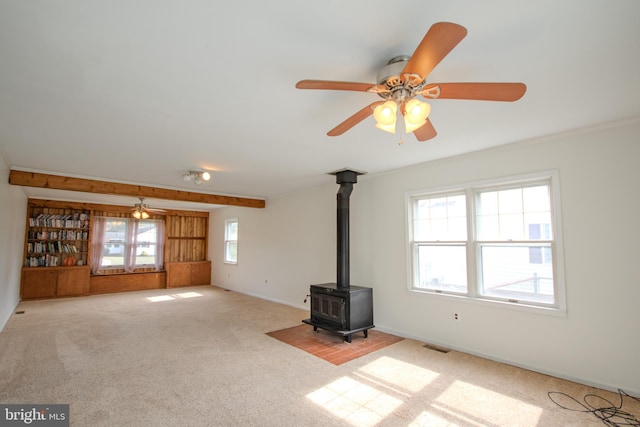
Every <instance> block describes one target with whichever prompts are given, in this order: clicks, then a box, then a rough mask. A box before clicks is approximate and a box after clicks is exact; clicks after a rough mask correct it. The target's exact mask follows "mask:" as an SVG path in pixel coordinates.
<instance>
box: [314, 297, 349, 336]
mask: <svg viewBox="0 0 640 427" xmlns="http://www.w3.org/2000/svg"><path fill="white" fill-rule="evenodd" d="M311 319H312V320H319V321H324V322H329V323H332V324H335V325H336V326H339V327H340V328H342V329H346V328H347V314H346V300H345V298H341V297H337V296H333V295H323V294H313V295H311Z"/></svg>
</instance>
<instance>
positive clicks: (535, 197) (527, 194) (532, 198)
mask: <svg viewBox="0 0 640 427" xmlns="http://www.w3.org/2000/svg"><path fill="white" fill-rule="evenodd" d="M549 197H550V195H549V186H548V185H539V186H535V187H522V188H514V189H509V190H499V191H486V192H482V193H479V195H478V198H477V203H478V206H477V210H476V212H477V216H476V220H477V227H478V240H485V241H487V240H503V241H508V240H527V239H533V240H540V239H542V240H550V239H551V232H550V228H549V227H550V224H551V208H550V205H551V201H550V198H549ZM532 224H537V225H539V226H540V227H541V228H540V230H539V231H540V234H539V236H540V237H531V232H532V231H535V230H533V229H532V228H531V225H532ZM545 227H546V228H545ZM545 230H547V231H548V232H545ZM534 235H535V234H534Z"/></svg>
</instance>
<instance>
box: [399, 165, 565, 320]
mask: <svg viewBox="0 0 640 427" xmlns="http://www.w3.org/2000/svg"><path fill="white" fill-rule="evenodd" d="M535 181H540V182H545V183H546V182H549V184H550V192H551V195H550V198H551V218H552V221H553V231H554V239H553V242H554V243H553V245H554V248H555V250H554V251H553V257H554V258H553V272H554V294H555V298H556V303H555V305H536V304H534V303H528V302H526V301H519V302H510V301H503V300H497V299H490V298H485V297H483V296H481V295H478V294H477V289H478V283H479V282H478V281H479V280H480V278H479V277H478V275H479V274H480V271H479V270H480V269H479V268H478V262H479V260H478V257H479V256H480V255H479V253H478V250H477V249H478V248H477V246H478V245H477V241H476V239H475V236H476V233H475V232H476V230H475V227H476V221H475V213H476V212H475V209H476V203H475V201H473V202H472V203H467V215H468V218H473V220H468V221H467V223H468V224H469V225H468V226H469V227H471V228H470V229H469V230H468V233H469V236H470V237H469V238H468V241H469V242H470V244H469V245H468V247H467V251H468V252H467V259H468V260H471V259H473V262H467V276H468V277H467V279H468V282H467V283H468V293H467V294H465V295H461V294H453V293H446V292H440V291H432V290H423V289H416V288H414V287H413V280H414V259H415V258H414V254H413V249H414V248H413V245H412V236H413V221H412V219H413V212H412V209H413V200H414V199H415V198H418V197H420V196H429V197H433V196H438V195H447V194H451V193H456V192H459V193H460V192H464V193H466V194H467V200H473V199H472V198H471V197H472V195H473V194H475V192H476V191H478V190H490V189H491V188H500V189H502V188H504V187H505V186H509V185H510V184H512V185H514V186H519V185H522V184H529V183H534V182H535ZM471 193H472V194H471ZM561 218H562V215H561V198H560V179H559V173H558V171H555V170H552V171H541V172H535V173H529V174H523V175H516V176H508V177H501V178H494V179H489V180H481V181H473V182H468V183H462V184H456V185H451V186H445V187H434V188H426V189H421V190H413V191H408V192H405V248H406V255H405V256H406V261H407V262H406V271H407V275H406V277H407V283H406V289H407V292H409V294H411V295H415V296H420V297H427V298H436V299H444V300H449V301H451V300H456V301H460V302H464V303H470V304H479V305H484V306H488V307H496V308H507V309H514V310H517V311H528V312H534V313H542V314H548V315H552V316H560V317H566V314H567V297H566V285H565V273H564V246H563V242H562V235H563V233H562V221H561Z"/></svg>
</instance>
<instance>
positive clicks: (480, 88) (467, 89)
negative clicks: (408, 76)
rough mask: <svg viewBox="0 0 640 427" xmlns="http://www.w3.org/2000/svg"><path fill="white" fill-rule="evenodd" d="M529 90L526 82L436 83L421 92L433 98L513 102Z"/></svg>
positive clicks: (426, 96)
mask: <svg viewBox="0 0 640 427" xmlns="http://www.w3.org/2000/svg"><path fill="white" fill-rule="evenodd" d="M526 91H527V86H526V85H525V84H524V83H434V84H428V85H427V86H425V87H424V89H423V90H422V92H421V94H422V96H424V97H425V98H433V99H472V100H479V101H506V102H513V101H517V100H518V99H520V98H522V96H523V95H524V93H525V92H526Z"/></svg>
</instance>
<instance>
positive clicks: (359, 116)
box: [327, 101, 384, 136]
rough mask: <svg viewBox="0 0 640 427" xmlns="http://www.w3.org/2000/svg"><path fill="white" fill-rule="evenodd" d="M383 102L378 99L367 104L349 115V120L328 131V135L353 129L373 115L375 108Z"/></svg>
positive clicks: (335, 134) (339, 133) (336, 134)
mask: <svg viewBox="0 0 640 427" xmlns="http://www.w3.org/2000/svg"><path fill="white" fill-rule="evenodd" d="M383 103H384V101H376V102H374V103H372V104H369V105H367V106H366V107H364V108H363V109H362V110H360V111H358V112H357V113H355V114H354V115H353V116H351V117H349V118H348V119H347V120H345V121H344V122H342V123H340V124H339V125H338V126H336V127H334V128H333V129H331V130H330V131H329V132H327V135H329V136H338V135H342V134H343V133H345V132H346V131H348V130H349V129H351V128H352V127H354V126H355V125H357V124H358V123H360V122H361V121H363V120H364V119H366V118H367V117H369V116H370V115H372V114H373V109H374V108H375V107H377V106H378V105H380V104H383Z"/></svg>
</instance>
